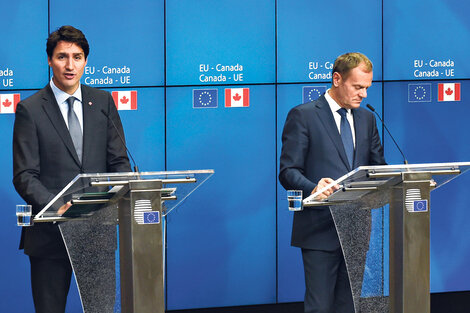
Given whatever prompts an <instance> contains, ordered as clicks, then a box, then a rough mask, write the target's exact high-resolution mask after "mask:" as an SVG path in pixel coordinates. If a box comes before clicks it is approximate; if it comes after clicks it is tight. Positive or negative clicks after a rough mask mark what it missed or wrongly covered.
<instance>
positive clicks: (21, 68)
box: [0, 0, 49, 90]
mask: <svg viewBox="0 0 470 313" xmlns="http://www.w3.org/2000/svg"><path fill="white" fill-rule="evenodd" d="M0 12H2V13H3V14H2V16H3V22H2V27H1V30H0V38H1V40H2V44H0V90H10V89H33V88H42V87H44V85H45V84H46V83H47V81H48V80H49V76H48V75H49V74H48V72H47V56H46V53H45V51H46V44H45V43H46V38H47V35H48V29H47V13H48V12H47V1H35V0H18V1H2V3H1V4H0Z"/></svg>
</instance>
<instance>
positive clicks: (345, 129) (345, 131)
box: [337, 108, 354, 168]
mask: <svg viewBox="0 0 470 313" xmlns="http://www.w3.org/2000/svg"><path fill="white" fill-rule="evenodd" d="M337 112H338V113H339V114H340V115H341V124H340V132H341V140H342V141H343V146H344V150H345V151H346V156H347V157H348V161H349V165H350V166H351V168H353V159H354V143H353V136H352V132H351V125H349V122H348V118H347V117H346V114H347V113H348V111H346V109H345V108H341V109H339V110H338V111H337Z"/></svg>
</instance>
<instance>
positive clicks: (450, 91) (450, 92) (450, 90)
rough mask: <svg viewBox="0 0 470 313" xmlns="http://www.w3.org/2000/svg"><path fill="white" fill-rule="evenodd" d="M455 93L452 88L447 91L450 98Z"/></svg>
mask: <svg viewBox="0 0 470 313" xmlns="http://www.w3.org/2000/svg"><path fill="white" fill-rule="evenodd" d="M453 93H454V91H453V90H452V89H450V87H449V88H447V90H446V95H448V96H450V95H451V94H453Z"/></svg>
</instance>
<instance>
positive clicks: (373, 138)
mask: <svg viewBox="0 0 470 313" xmlns="http://www.w3.org/2000/svg"><path fill="white" fill-rule="evenodd" d="M352 114H353V116H354V130H355V137H356V145H355V152H354V162H353V167H354V168H356V167H358V166H362V165H379V164H385V159H384V156H383V148H382V145H381V143H380V137H379V133H378V130H377V126H376V122H375V117H374V115H373V114H372V113H371V112H369V111H367V110H365V109H363V108H358V109H353V110H352ZM351 170H352V168H351V167H350V165H349V163H348V159H347V156H346V152H345V150H344V146H343V142H342V141H341V135H340V134H339V131H338V127H337V126H336V123H335V120H334V117H333V113H332V112H331V109H330V107H329V105H328V102H327V101H326V98H325V96H324V95H322V96H321V97H320V98H319V99H318V100H316V101H313V102H309V103H305V104H301V105H299V106H296V107H294V108H293V109H291V111H290V112H289V114H288V115H287V119H286V123H285V125H284V130H283V133H282V151H281V159H280V171H279V181H280V182H281V184H282V186H283V187H284V188H285V189H296V190H303V195H304V197H307V196H309V195H310V193H311V192H312V190H313V189H314V188H315V186H316V185H317V182H318V181H319V180H320V179H321V178H324V177H330V178H333V179H338V178H339V177H341V176H343V175H344V174H346V173H348V172H349V171H351ZM291 244H292V245H293V246H298V247H301V248H306V249H314V250H325V251H332V250H335V249H337V248H339V240H338V235H337V233H336V228H335V226H334V222H333V219H332V217H331V213H330V210H329V208H328V207H321V208H306V209H304V211H300V212H295V214H294V222H293V228H292V241H291Z"/></svg>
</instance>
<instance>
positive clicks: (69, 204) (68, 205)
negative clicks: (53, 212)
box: [57, 201, 72, 216]
mask: <svg viewBox="0 0 470 313" xmlns="http://www.w3.org/2000/svg"><path fill="white" fill-rule="evenodd" d="M71 206H72V202H70V201H69V202H67V203H66V204H64V205H63V206H61V207H60V208H59V210H58V211H57V214H58V215H59V216H62V214H64V213H65V212H66V211H67V210H68V209H69V208H70V207H71Z"/></svg>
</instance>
